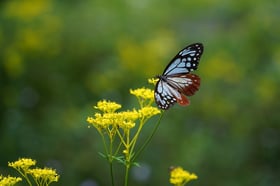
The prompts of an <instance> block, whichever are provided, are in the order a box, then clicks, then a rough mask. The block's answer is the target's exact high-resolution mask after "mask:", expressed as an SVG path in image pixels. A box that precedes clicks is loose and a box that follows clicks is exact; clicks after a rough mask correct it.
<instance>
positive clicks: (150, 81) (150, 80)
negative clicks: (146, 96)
mask: <svg viewBox="0 0 280 186" xmlns="http://www.w3.org/2000/svg"><path fill="white" fill-rule="evenodd" d="M148 82H149V83H151V84H153V85H155V84H156V83H157V82H158V78H150V79H148Z"/></svg>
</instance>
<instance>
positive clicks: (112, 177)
mask: <svg viewBox="0 0 280 186" xmlns="http://www.w3.org/2000/svg"><path fill="white" fill-rule="evenodd" d="M110 174H111V182H112V186H114V185H115V184H114V172H113V162H110Z"/></svg>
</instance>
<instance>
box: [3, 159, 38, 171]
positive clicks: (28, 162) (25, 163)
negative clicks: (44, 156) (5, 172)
mask: <svg viewBox="0 0 280 186" xmlns="http://www.w3.org/2000/svg"><path fill="white" fill-rule="evenodd" d="M35 164H36V161H35V160H32V159H30V158H21V159H19V160H17V161H15V162H8V166H10V167H13V168H14V169H17V170H18V169H20V168H21V169H22V170H28V169H29V167H31V166H33V165H35Z"/></svg>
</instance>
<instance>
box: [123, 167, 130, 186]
mask: <svg viewBox="0 0 280 186" xmlns="http://www.w3.org/2000/svg"><path fill="white" fill-rule="evenodd" d="M129 168H130V165H126V168H125V182H124V186H127V185H128V173H129Z"/></svg>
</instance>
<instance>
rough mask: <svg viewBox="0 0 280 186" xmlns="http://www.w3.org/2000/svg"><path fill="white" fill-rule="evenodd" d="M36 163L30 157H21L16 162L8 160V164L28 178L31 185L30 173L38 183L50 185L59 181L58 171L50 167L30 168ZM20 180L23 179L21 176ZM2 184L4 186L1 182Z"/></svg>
mask: <svg viewBox="0 0 280 186" xmlns="http://www.w3.org/2000/svg"><path fill="white" fill-rule="evenodd" d="M34 165H36V161H35V160H32V159H30V158H20V159H18V160H17V161H15V162H8V166H10V167H12V168H14V169H16V170H17V171H18V172H19V173H20V175H21V176H22V177H24V178H25V179H26V181H27V182H28V183H29V185H31V181H30V179H29V175H31V176H32V177H33V179H34V182H35V183H36V184H37V185H45V186H48V185H49V184H50V183H51V182H54V181H55V182H57V181H58V178H59V175H58V174H57V173H56V171H55V170H53V169H50V168H44V169H41V168H30V167H31V166H34ZM8 178H9V177H8ZM0 180H1V179H0ZM10 180H12V179H10ZM14 180H15V179H14ZM20 180H21V178H20ZM20 180H19V179H18V181H20ZM0 185H1V186H2V184H1V182H0ZM10 185H11V184H10Z"/></svg>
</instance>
